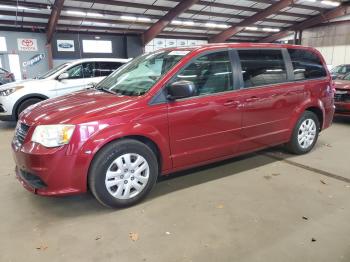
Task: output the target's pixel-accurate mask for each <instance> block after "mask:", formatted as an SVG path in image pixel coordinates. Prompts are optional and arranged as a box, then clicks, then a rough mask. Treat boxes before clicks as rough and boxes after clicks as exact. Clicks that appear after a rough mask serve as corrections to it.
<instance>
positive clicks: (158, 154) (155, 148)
mask: <svg viewBox="0 0 350 262" xmlns="http://www.w3.org/2000/svg"><path fill="white" fill-rule="evenodd" d="M125 139H132V140H135V141H139V142H141V143H143V144H144V145H146V146H147V147H149V148H150V149H151V150H152V152H153V153H154V154H155V156H156V158H157V162H158V172H159V174H160V172H161V170H162V165H163V157H162V152H161V150H160V148H159V146H158V145H157V143H156V142H154V141H153V140H152V139H151V138H149V137H147V136H144V135H125V136H120V137H116V138H114V139H111V140H109V141H108V142H106V143H104V144H103V145H101V146H100V147H99V148H98V149H97V150H96V151H95V152H94V154H93V155H92V157H91V159H90V161H89V167H88V169H87V173H86V182H85V183H86V187H87V188H89V183H88V179H87V178H88V175H89V172H90V168H91V166H92V164H93V161H94V159H95V157H96V155H97V154H98V153H99V152H101V151H102V150H103V149H104V148H105V147H107V146H108V145H110V144H111V143H114V142H117V141H122V140H125Z"/></svg>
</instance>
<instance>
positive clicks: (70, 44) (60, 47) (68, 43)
mask: <svg viewBox="0 0 350 262" xmlns="http://www.w3.org/2000/svg"><path fill="white" fill-rule="evenodd" d="M57 51H59V52H74V51H75V49H74V40H57Z"/></svg>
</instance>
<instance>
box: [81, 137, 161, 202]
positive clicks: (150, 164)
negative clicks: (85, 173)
mask: <svg viewBox="0 0 350 262" xmlns="http://www.w3.org/2000/svg"><path fill="white" fill-rule="evenodd" d="M157 177H158V163H157V158H156V156H155V154H154V153H153V151H152V150H151V149H150V148H149V147H148V146H147V145H145V144H143V143H141V142H139V141H136V140H132V139H123V140H119V141H116V142H112V143H111V144H109V145H107V146H106V147H104V148H102V149H101V151H100V152H99V153H98V154H97V155H96V156H95V158H94V160H93V163H92V165H91V167H90V170H89V181H88V183H89V187H90V189H91V191H92V193H93V195H94V196H95V197H96V199H97V200H98V201H99V202H100V203H102V204H103V205H105V206H109V207H127V206H131V205H134V204H136V203H137V202H139V201H141V200H142V199H143V198H144V197H145V196H146V195H147V194H148V193H149V192H150V191H151V189H152V187H153V185H154V184H155V182H156V180H157Z"/></svg>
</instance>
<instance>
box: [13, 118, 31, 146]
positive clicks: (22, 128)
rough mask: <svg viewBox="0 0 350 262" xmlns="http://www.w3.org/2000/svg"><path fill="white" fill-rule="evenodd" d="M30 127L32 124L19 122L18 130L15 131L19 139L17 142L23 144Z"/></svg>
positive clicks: (16, 137) (16, 138)
mask: <svg viewBox="0 0 350 262" xmlns="http://www.w3.org/2000/svg"><path fill="white" fill-rule="evenodd" d="M29 127H30V126H28V125H26V124H23V123H19V124H18V125H17V128H16V132H15V140H16V141H17V143H18V144H19V145H22V144H23V142H24V139H25V138H26V136H27V133H28V130H29Z"/></svg>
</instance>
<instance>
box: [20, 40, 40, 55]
mask: <svg viewBox="0 0 350 262" xmlns="http://www.w3.org/2000/svg"><path fill="white" fill-rule="evenodd" d="M17 43H18V51H27V52H33V51H38V44H37V40H36V39H34V38H18V39H17Z"/></svg>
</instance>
